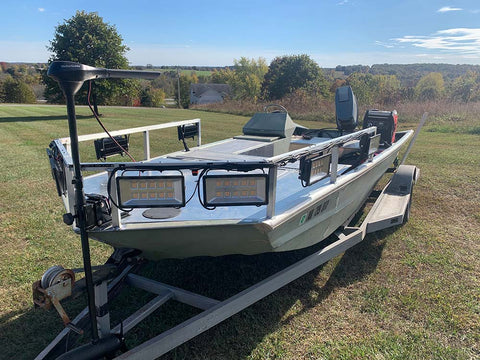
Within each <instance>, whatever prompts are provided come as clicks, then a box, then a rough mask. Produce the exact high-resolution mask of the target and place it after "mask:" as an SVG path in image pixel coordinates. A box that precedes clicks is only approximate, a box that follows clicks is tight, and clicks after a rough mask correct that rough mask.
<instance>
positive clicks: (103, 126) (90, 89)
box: [87, 80, 136, 162]
mask: <svg viewBox="0 0 480 360" xmlns="http://www.w3.org/2000/svg"><path fill="white" fill-rule="evenodd" d="M91 93H92V81H91V80H90V81H89V82H88V94H87V103H88V107H89V108H90V111H91V112H92V114H93V116H94V117H95V119H96V120H97V122H98V124H99V125H100V127H101V128H102V129H103V131H105V133H106V134H107V135H108V136H109V137H110V139H112V141H113V142H114V143H115V144H116V145H117V146H118V147H119V148H120V149H121V150H122V151H123V152H124V153H125V154H126V155H127V156H128V157H129V158H130V159H131V160H132V161H133V162H136V160H135V159H134V157H133V156H132V155H130V153H129V152H128V151H127V150H126V149H125V148H124V147H123V146H122V145H120V144H119V143H118V141H117V140H116V139H115V138H114V137H113V136H112V135H110V132H109V131H108V130H107V128H106V127H105V125H103V123H102V121H101V120H100V117H99V116H98V114H97V113H96V111H95V110H94V108H93V107H92V104H91V103H90V95H91Z"/></svg>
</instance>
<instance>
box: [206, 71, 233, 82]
mask: <svg viewBox="0 0 480 360" xmlns="http://www.w3.org/2000/svg"><path fill="white" fill-rule="evenodd" d="M233 76H234V72H233V71H232V70H230V69H229V68H225V69H220V70H214V71H213V73H212V76H211V79H210V81H211V82H212V83H213V84H229V83H230V82H231V81H232V79H233Z"/></svg>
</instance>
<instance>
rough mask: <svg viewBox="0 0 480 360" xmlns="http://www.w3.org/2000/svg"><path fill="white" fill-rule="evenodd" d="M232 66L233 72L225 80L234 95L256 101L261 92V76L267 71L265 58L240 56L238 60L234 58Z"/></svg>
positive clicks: (237, 97)
mask: <svg viewBox="0 0 480 360" xmlns="http://www.w3.org/2000/svg"><path fill="white" fill-rule="evenodd" d="M234 66H235V68H234V71H233V74H232V75H231V76H230V77H229V79H228V80H227V84H229V85H230V86H231V88H232V91H233V94H234V97H235V98H236V99H241V100H251V101H254V102H256V101H257V99H258V98H259V97H260V94H261V90H262V82H263V78H264V76H265V74H266V73H267V71H268V65H267V63H266V61H265V59H264V58H261V57H260V58H258V60H255V59H248V58H246V57H241V58H240V60H236V59H235V60H234Z"/></svg>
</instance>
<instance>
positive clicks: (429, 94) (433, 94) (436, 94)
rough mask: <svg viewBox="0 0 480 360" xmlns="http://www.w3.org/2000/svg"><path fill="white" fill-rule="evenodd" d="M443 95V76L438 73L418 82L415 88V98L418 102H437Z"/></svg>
mask: <svg viewBox="0 0 480 360" xmlns="http://www.w3.org/2000/svg"><path fill="white" fill-rule="evenodd" d="M444 93H445V83H444V81H443V76H442V74H441V73H438V72H431V73H429V74H427V75H425V76H422V78H421V79H420V80H419V81H418V83H417V85H416V86H415V98H416V99H417V100H420V101H425V100H438V99H440V98H441V97H442V96H443V95H444Z"/></svg>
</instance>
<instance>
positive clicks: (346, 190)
mask: <svg viewBox="0 0 480 360" xmlns="http://www.w3.org/2000/svg"><path fill="white" fill-rule="evenodd" d="M402 140H403V141H401V143H404V141H405V140H406V139H402ZM400 146H401V144H396V145H394V146H392V147H391V148H389V149H386V150H384V151H383V152H382V154H380V155H379V156H377V157H376V159H375V160H374V161H372V162H366V163H364V164H362V165H361V166H359V167H357V168H356V169H354V170H353V171H351V172H349V173H348V174H346V175H342V176H339V178H337V181H336V183H335V184H331V185H328V186H324V187H322V188H321V189H320V190H318V191H317V193H316V194H313V195H312V196H310V200H309V201H305V202H302V203H301V204H299V205H297V206H295V207H293V208H292V209H289V210H288V211H286V212H283V213H282V214H279V215H277V216H274V217H273V218H272V219H264V220H263V221H260V222H252V221H244V220H201V221H182V222H171V223H169V222H162V223H155V222H153V223H148V224H146V223H141V224H128V225H125V226H122V228H110V229H104V230H102V231H92V232H90V237H92V238H93V239H96V240H98V241H101V242H104V243H107V244H110V245H112V246H113V247H115V248H136V249H139V250H141V251H142V254H143V256H145V257H146V258H148V259H152V260H159V259H165V258H188V257H194V256H222V255H228V254H244V255H253V254H259V253H264V252H280V251H289V250H296V249H301V248H305V247H308V246H311V245H313V244H316V243H318V242H320V241H322V240H323V239H325V238H327V237H328V236H329V235H331V234H332V233H333V232H334V231H335V230H336V229H338V228H339V227H340V226H342V225H344V224H345V223H346V222H347V221H348V220H349V219H350V218H351V217H352V216H353V215H354V214H355V213H356V212H357V211H358V210H359V209H360V208H361V206H362V205H363V204H364V202H365V201H366V199H367V197H368V196H369V194H370V193H371V191H372V189H373V187H374V186H375V184H376V183H377V182H378V180H379V179H380V178H381V177H382V176H383V175H384V173H385V172H386V170H387V169H388V168H389V167H390V166H391V164H392V163H393V161H394V160H395V158H396V157H397V155H398V151H399V149H400Z"/></svg>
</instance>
